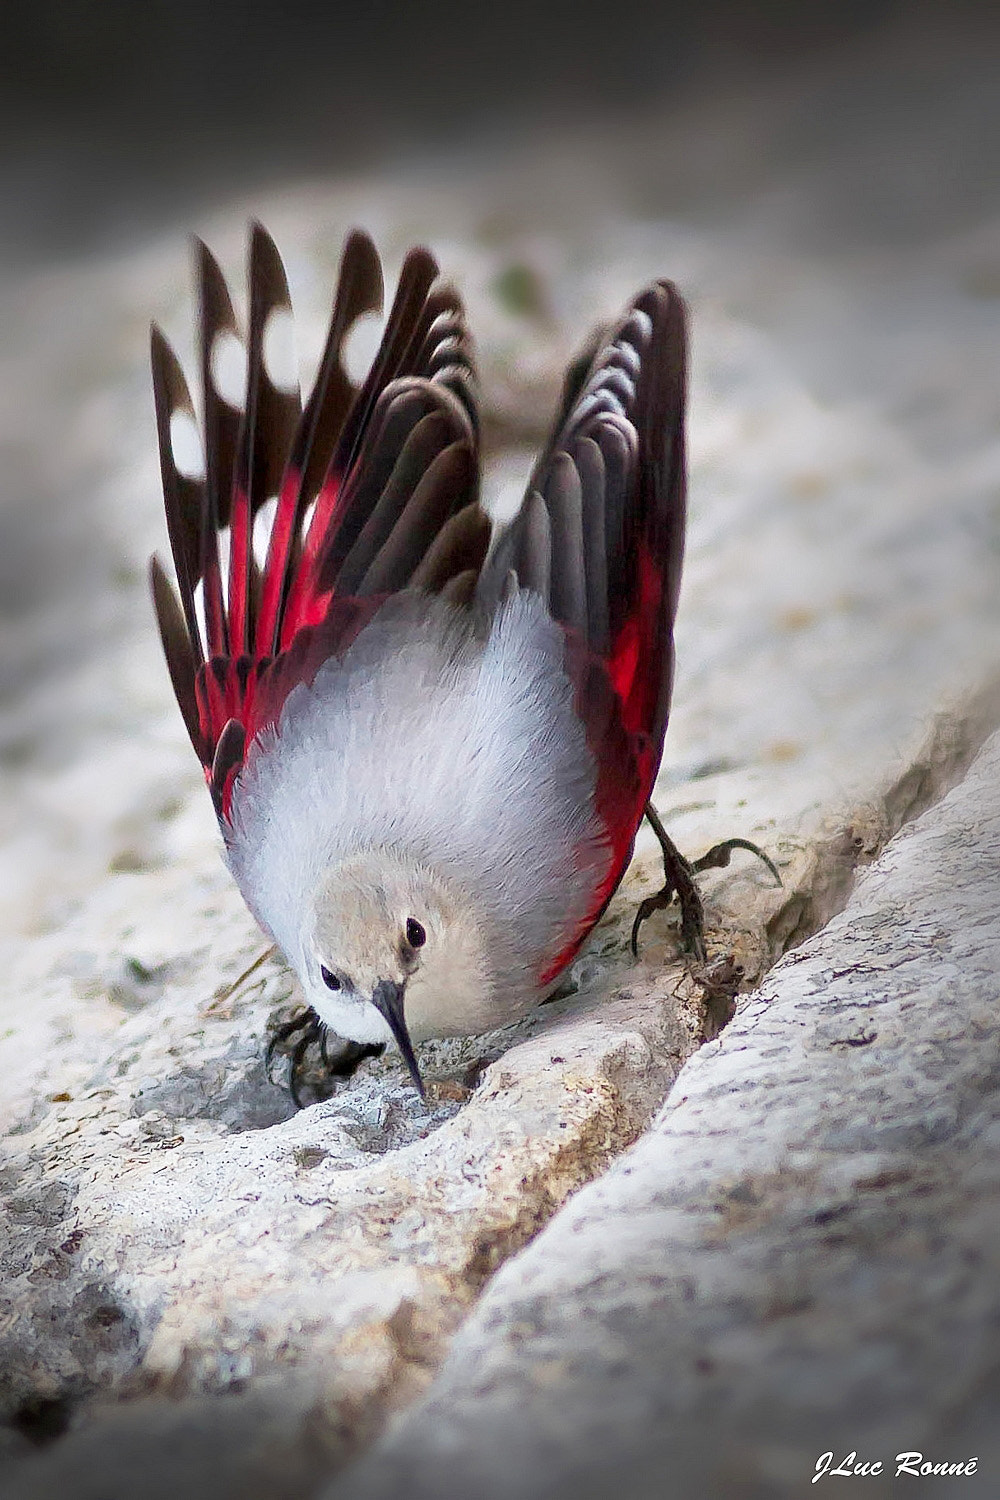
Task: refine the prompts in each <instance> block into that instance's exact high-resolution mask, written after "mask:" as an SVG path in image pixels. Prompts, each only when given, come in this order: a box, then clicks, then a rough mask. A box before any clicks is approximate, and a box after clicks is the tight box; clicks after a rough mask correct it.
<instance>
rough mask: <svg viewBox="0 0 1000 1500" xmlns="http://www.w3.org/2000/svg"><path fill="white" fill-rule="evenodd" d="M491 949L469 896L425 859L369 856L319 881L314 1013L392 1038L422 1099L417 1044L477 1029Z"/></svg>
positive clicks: (309, 971) (311, 961)
mask: <svg viewBox="0 0 1000 1500" xmlns="http://www.w3.org/2000/svg"><path fill="white" fill-rule="evenodd" d="M486 949H487V944H486V942H485V940H484V936H483V932H482V928H481V924H480V922H479V920H478V919H477V917H476V915H475V913H474V911H473V907H472V904H471V903H470V901H469V900H468V899H467V898H466V897H465V896H464V895H463V893H462V892H460V891H458V890H456V889H455V887H454V886H453V885H452V884H451V883H450V882H448V881H446V880H445V879H444V878H443V877H442V876H441V875H440V874H439V873H438V872H437V871H435V870H432V869H430V868H429V867H427V866H426V865H424V864H422V863H420V862H419V861H418V860H414V859H409V858H407V857H406V856H403V855H399V854H396V853H395V852H389V851H386V850H384V849H371V850H365V851H362V852H360V853H358V854H356V855H354V856H352V857H351V858H350V859H347V860H344V861H342V862H340V863H338V864H336V865H334V866H332V867H331V868H330V869H329V870H328V871H327V872H326V874H325V875H324V877H323V879H322V880H321V882H320V884H319V887H318V889H317V890H316V893H315V897H314V901H313V903H312V909H311V911H310V913H309V918H308V930H307V932H306V934H305V941H304V943H303V950H304V962H305V972H303V973H302V975H301V977H302V980H303V984H304V986H305V988H306V993H307V996H308V999H309V1002H310V1004H311V1005H312V1007H313V1009H314V1010H315V1011H316V1013H317V1014H318V1015H319V1017H320V1019H321V1020H323V1021H325V1022H326V1024H327V1025H328V1026H330V1027H331V1028H332V1029H333V1030H334V1031H336V1032H337V1033H338V1034H339V1035H341V1036H344V1037H348V1038H350V1039H351V1040H354V1041H367V1042H383V1041H389V1040H390V1038H391V1039H392V1040H394V1041H395V1042H396V1044H397V1045H398V1047H399V1050H400V1052H401V1053H402V1054H403V1058H404V1060H405V1062H406V1065H407V1067H408V1069H409V1071H410V1074H411V1076H412V1078H413V1081H414V1083H415V1084H416V1086H417V1088H418V1089H419V1090H420V1092H421V1093H423V1082H422V1080H421V1077H420V1071H419V1069H418V1067H417V1063H416V1059H415V1057H414V1055H413V1042H414V1041H422V1040H423V1039H424V1038H426V1037H430V1036H448V1035H454V1034H456V1033H463V1032H467V1031H470V1030H473V1031H474V1030H476V1029H477V1027H479V1025H480V1021H479V1017H480V1015H481V1014H483V1013H484V1008H485V1006H486V1004H487V1002H488V995H489V967H488V964H487V953H486Z"/></svg>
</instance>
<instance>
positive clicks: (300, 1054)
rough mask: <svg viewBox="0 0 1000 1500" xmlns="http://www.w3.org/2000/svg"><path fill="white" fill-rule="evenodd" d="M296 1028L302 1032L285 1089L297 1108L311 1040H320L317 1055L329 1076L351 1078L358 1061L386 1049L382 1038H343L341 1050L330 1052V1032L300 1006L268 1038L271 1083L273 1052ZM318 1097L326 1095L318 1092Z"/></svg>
mask: <svg viewBox="0 0 1000 1500" xmlns="http://www.w3.org/2000/svg"><path fill="white" fill-rule="evenodd" d="M297 1032H300V1033H301V1035H300V1036H299V1039H298V1041H297V1042H296V1043H295V1046H294V1047H293V1048H292V1054H291V1061H290V1062H289V1065H288V1080H287V1082H288V1092H289V1093H290V1094H291V1096H292V1102H293V1104H294V1105H295V1107H296V1109H301V1108H302V1107H303V1099H302V1083H303V1082H304V1079H305V1075H306V1073H307V1071H308V1070H307V1068H306V1067H305V1061H306V1053H307V1052H308V1051H309V1048H310V1047H311V1046H312V1044H313V1043H314V1042H318V1043H319V1055H320V1058H321V1059H322V1062H323V1066H324V1068H325V1069H326V1072H327V1075H328V1077H330V1078H352V1077H353V1076H354V1074H355V1073H356V1071H357V1069H358V1066H359V1064H360V1063H362V1062H364V1060H365V1058H366V1057H381V1056H382V1053H383V1052H384V1051H385V1043H384V1042H344V1043H343V1045H342V1046H341V1048H340V1050H339V1051H338V1052H335V1053H334V1054H333V1055H332V1056H331V1054H330V1050H329V1035H330V1033H329V1031H328V1029H327V1027H326V1026H324V1025H323V1022H322V1021H321V1020H320V1018H319V1016H318V1015H317V1014H316V1012H315V1011H314V1010H313V1009H312V1008H311V1007H310V1008H309V1009H307V1010H300V1011H299V1013H298V1015H296V1016H293V1017H292V1019H291V1020H290V1021H286V1022H285V1023H284V1025H282V1026H279V1027H278V1028H277V1030H276V1031H275V1033H274V1035H273V1036H272V1037H271V1040H270V1041H269V1042H268V1044H267V1051H266V1052H265V1053H264V1069H265V1072H266V1074H267V1078H268V1081H269V1082H270V1083H275V1082H276V1081H277V1080H276V1079H275V1078H274V1075H273V1072H272V1064H273V1062H274V1054H275V1052H276V1051H277V1050H278V1048H279V1047H280V1046H281V1045H282V1043H283V1042H287V1041H288V1039H289V1038H290V1037H293V1036H295V1034H296V1033H297ZM317 1097H318V1098H319V1097H326V1096H325V1095H320V1094H317Z"/></svg>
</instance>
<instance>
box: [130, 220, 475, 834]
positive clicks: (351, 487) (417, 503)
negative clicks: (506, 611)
mask: <svg viewBox="0 0 1000 1500" xmlns="http://www.w3.org/2000/svg"><path fill="white" fill-rule="evenodd" d="M196 251H197V269H198V282H199V289H200V299H199V300H200V338H199V352H200V365H201V374H202V383H203V393H204V395H203V435H204V453H205V464H204V473H203V474H199V473H197V472H195V471H194V467H193V466H192V465H190V464H186V465H185V466H184V468H183V469H182V468H181V466H180V465H179V464H178V462H177V450H176V448H175V432H176V429H177V424H178V423H179V422H180V423H184V422H188V423H192V422H193V418H194V406H193V403H192V401H191V398H190V394H189V392H188V388H187V384H186V382H185V380H184V375H183V372H182V370H181V368H180V365H179V363H178V361H177V359H176V357H175V355H174V354H173V351H172V350H171V349H170V346H169V345H168V344H167V342H166V340H165V339H164V338H163V335H162V334H161V333H160V332H159V330H158V329H155V328H154V330H153V336H152V363H153V384H154V392H155V399H156V413H157V432H158V438H159V447H160V463H161V472H162V477H163V491H164V503H165V508H166V515H167V528H168V534H169V538H170V546H171V552H172V554H173V559H174V568H175V573H176V578H177V594H175V593H174V590H173V588H172V587H171V585H170V583H169V582H168V580H167V578H166V575H165V574H164V572H163V570H162V568H161V567H160V565H159V563H158V562H157V561H156V560H155V559H154V561H153V564H152V568H151V583H152V589H153V598H154V603H155V607H156V613H157V618H158V621H159V625H160V633H161V637H162V640H163V645H164V651H165V654H166V657H167V662H168V666H169V670H170V674H171V680H172V682H173V686H174V690H175V693H176V695H177V699H178V703H179V705H180V707H181V711H182V714H183V716H184V721H185V724H186V725H187V728H188V732H189V734H190V736H191V740H192V743H193V744H194V747H195V749H196V751H197V752H198V754H199V756H200V757H201V759H202V762H203V764H204V766H205V768H206V774H207V776H208V779H209V781H210V784H211V786H212V789H213V793H214V795H215V796H216V803H217V807H219V808H224V806H225V802H226V796H227V793H226V788H227V787H228V786H229V785H231V782H232V779H233V777H234V775H235V773H236V771H238V769H239V765H240V764H241V761H242V756H243V754H244V751H245V747H246V745H247V744H248V743H249V741H250V740H251V739H252V738H253V736H254V734H256V733H257V732H258V731H259V730H260V728H261V727H263V725H264V724H266V723H269V722H273V720H274V719H275V718H276V716H277V714H278V713H279V712H280V709H281V705H282V703H283V701H284V698H285V697H286V696H287V694H288V692H289V691H290V690H291V688H292V687H293V686H294V685H295V683H296V682H297V681H302V680H308V678H310V677H311V675H312V674H314V673H315V671H316V669H317V667H318V666H319V665H320V664H321V662H322V660H323V659H325V657H326V656H327V655H329V654H330V653H331V652H332V651H336V650H338V649H340V650H342V649H345V648H346V645H347V644H349V642H350V640H351V639H353V636H354V635H355V634H356V633H357V630H358V629H360V628H361V626H362V625H363V624H364V622H365V620H366V619H367V618H369V617H370V615H371V612H372V609H373V608H374V607H375V604H376V602H377V599H378V598H379V597H381V596H384V595H385V594H387V593H390V592H393V591H394V590H396V589H400V588H404V587H406V586H408V585H410V584H414V583H415V584H416V585H418V586H420V587H422V588H425V589H429V590H433V591H442V592H443V591H445V590H447V589H449V587H450V586H451V585H452V584H456V583H457V587H458V589H459V590H460V591H465V592H467V591H468V587H469V585H468V583H467V580H466V575H468V574H470V573H471V575H472V579H473V582H474V580H475V577H476V576H477V575H478V571H479V568H480V566H481V564H482V561H483V558H484V556H485V554H486V549H487V546H488V542H489V534H490V528H489V523H488V520H487V518H486V516H485V513H484V512H483V511H482V510H481V509H480V507H479V504H478V498H477V493H478V418H477V409H476V385H475V373H474V366H473V361H472V355H471V347H470V341H469V337H468V333H467V331H466V328H465V322H464V315H463V311H462V305H461V301H460V299H459V298H458V295H457V293H456V292H455V290H454V289H453V288H452V287H450V286H443V285H441V284H439V283H438V282H437V266H436V264H435V262H434V259H433V257H432V256H431V255H430V253H429V252H428V251H426V250H412V251H410V253H409V255H408V256H407V257H406V260H405V262H404V265H403V268H402V272H401V275H400V280H399V285H398V288H397V292H396V297H395V300H394V303H393V307H392V309H391V311H390V313H389V316H388V318H387V320H386V325H385V331H384V335H383V339H382V343H381V346H380V349H379V351H378V353H377V355H376V357H375V360H374V362H373V364H372V367H371V369H370V371H369V373H368V375H367V376H366V378H365V380H364V381H363V382H362V383H361V385H360V387H359V388H356V387H355V386H353V385H352V384H351V382H350V380H349V379H348V376H347V374H346V372H345V370H344V366H343V359H342V351H343V346H344V341H345V339H346V337H347V335H348V334H349V333H350V331H351V329H352V327H353V326H354V324H355V323H356V321H357V319H358V318H359V317H361V316H362V315H363V314H364V313H367V312H373V311H379V310H380V309H381V303H382V287H383V281H382V270H381V265H380V262H379V259H378V255H377V253H376V251H375V248H374V245H373V244H372V242H371V240H370V239H369V237H368V236H367V235H365V234H363V233H361V232H359V231H355V232H354V233H352V234H351V235H349V236H348V238H347V241H346V242H345V246H344V252H343V255H342V259H341V267H340V275H339V280H338V287H337V294H336V298H335V302H334V308H333V314H332V317H331V322H330V329H329V334H328V337H327V342H326V347H325V350H324V353H323V357H322V360H321V362H320V368H319V372H318V374H317V377H316V381H315V384H314V386H313V389H312V391H311V392H310V394H309V396H308V399H307V400H306V402H305V405H304V407H303V405H302V403H301V400H300V396H299V391H298V386H297V383H286V380H285V374H284V372H282V371H281V370H276V369H275V368H273V363H274V362H273V359H272V358H271V357H270V356H271V351H270V349H269V341H270V340H272V339H273V338H274V337H275V336H276V334H277V333H279V332H280V331H281V330H280V326H279V323H280V320H282V319H288V318H290V314H291V306H290V301H289V296H288V286H287V281H286V277H285V273H284V268H283V266H282V264H281V260H280V257H279V255H278V252H277V250H276V249H275V247H274V244H273V241H272V240H271V239H270V236H269V235H268V234H267V233H266V231H265V230H264V229H263V228H262V227H261V226H260V225H254V226H253V228H252V232H251V241H250V258H249V283H250V298H249V304H250V305H249V331H248V339H247V345H246V384H245V392H244V399H243V402H242V404H241V405H240V406H236V405H234V404H233V403H232V393H231V392H227V391H226V390H224V389H223V387H222V385H221V383H220V380H219V361H220V359H221V357H222V355H223V353H224V352H226V345H227V344H228V345H230V346H231V345H232V341H233V340H234V339H236V338H238V330H237V324H236V319H235V315H234V312H233V307H232V301H231V298H230V295H229V291H228V289H227V287H226V283H225V280H224V278H223V276H222V273H221V271H220V270H219V267H218V265H217V263H216V261H215V260H214V258H213V257H212V255H211V253H210V252H209V251H208V250H207V248H206V247H205V246H204V245H202V244H200V242H199V243H198V244H197V247H196ZM229 352H230V353H231V347H230V349H229ZM227 395H228V399H227ZM269 501H270V502H272V503H273V505H274V514H273V519H272V521H271V526H270V533H269V537H268V539H267V545H266V559H265V561H264V565H263V568H261V567H260V565H259V564H258V561H257V557H256V555H255V546H254V540H255V539H254V531H255V524H257V525H258V526H259V521H260V517H261V511H262V508H263V507H264V506H265V504H266V503H267V502H269ZM224 537H225V538H227V540H228V544H229V561H228V568H225V563H224V557H223V552H224V546H223V538H224ZM259 546H260V543H259V539H258V550H259ZM453 592H454V590H453ZM178 595H179V602H178Z"/></svg>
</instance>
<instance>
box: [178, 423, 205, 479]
mask: <svg viewBox="0 0 1000 1500" xmlns="http://www.w3.org/2000/svg"><path fill="white" fill-rule="evenodd" d="M170 452H171V455H172V457H173V460H174V467H175V468H176V470H177V472H178V474H182V475H183V476H184V478H185V479H204V477H205V459H204V455H203V454H202V451H201V437H200V436H199V433H198V424H197V422H196V421H195V419H194V417H193V416H192V415H191V413H190V412H189V411H182V410H180V409H179V408H178V409H177V410H175V411H172V412H171V413H170Z"/></svg>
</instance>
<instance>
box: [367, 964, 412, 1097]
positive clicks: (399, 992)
mask: <svg viewBox="0 0 1000 1500" xmlns="http://www.w3.org/2000/svg"><path fill="white" fill-rule="evenodd" d="M403 989H404V986H403V985H401V984H396V982H395V980H392V979H380V980H379V982H378V984H377V985H376V986H375V993H374V994H373V995H372V1004H373V1005H374V1007H375V1009H376V1010H377V1011H378V1012H379V1013H380V1014H381V1015H383V1016H385V1018H386V1020H387V1021H388V1022H389V1026H390V1028H391V1030H392V1034H393V1036H394V1037H395V1038H396V1045H397V1047H398V1048H399V1050H400V1052H401V1053H402V1054H403V1061H404V1062H405V1064H406V1066H407V1067H408V1068H409V1070H410V1077H411V1078H412V1079H413V1082H414V1083H415V1084H416V1087H417V1092H418V1094H419V1095H420V1097H421V1099H423V1098H425V1091H424V1080H423V1079H422V1078H421V1076H420V1069H419V1068H418V1067H417V1059H416V1058H415V1057H414V1055H413V1043H412V1042H411V1041H410V1033H409V1032H408V1031H407V1029H406V1018H405V1017H404V1015H403Z"/></svg>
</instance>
